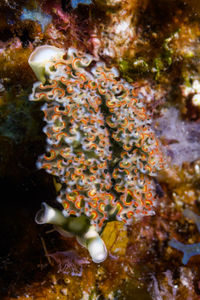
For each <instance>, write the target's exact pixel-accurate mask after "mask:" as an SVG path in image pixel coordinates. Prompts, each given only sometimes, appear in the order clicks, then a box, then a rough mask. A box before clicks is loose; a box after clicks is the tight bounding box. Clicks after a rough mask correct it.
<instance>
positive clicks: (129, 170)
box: [29, 45, 165, 262]
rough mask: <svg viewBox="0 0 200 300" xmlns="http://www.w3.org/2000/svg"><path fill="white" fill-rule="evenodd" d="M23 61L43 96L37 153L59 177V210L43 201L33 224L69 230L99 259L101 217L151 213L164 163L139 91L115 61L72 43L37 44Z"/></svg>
mask: <svg viewBox="0 0 200 300" xmlns="http://www.w3.org/2000/svg"><path fill="white" fill-rule="evenodd" d="M29 64H30V66H31V67H32V69H33V71H34V72H35V74H36V76H37V78H38V79H39V82H36V83H34V85H33V90H32V94H31V95H30V97H29V99H30V100H31V101H43V102H44V104H43V106H42V108H41V109H42V110H43V112H44V120H45V121H46V126H45V127H44V129H43V130H44V132H45V134H46V136H47V138H46V141H47V148H46V154H44V155H42V156H40V157H39V158H38V162H37V167H38V168H39V169H40V168H44V169H46V171H47V172H48V173H50V174H52V175H54V176H55V177H56V178H57V179H58V180H59V182H60V183H61V184H62V188H61V189H60V192H59V196H58V197H57V201H58V202H59V203H61V204H62V206H63V211H62V213H61V212H59V211H58V210H54V209H52V208H50V207H49V206H48V205H47V204H45V203H43V205H42V209H41V210H40V211H39V212H38V214H37V215H36V222H37V223H39V224H43V223H47V222H48V223H52V224H54V225H55V226H56V229H57V230H58V231H59V232H60V233H61V234H64V235H66V236H76V237H77V240H78V242H79V243H81V244H82V245H83V246H86V247H87V248H88V250H89V252H90V254H91V256H92V259H93V260H94V261H95V262H100V261H103V260H104V259H105V258H106V249H105V245H104V243H103V241H102V240H101V238H100V237H99V234H98V233H100V232H101V231H102V227H103V226H104V225H105V224H106V222H109V221H113V220H118V221H122V222H124V223H125V224H130V223H131V222H132V220H133V218H141V217H143V216H145V215H152V214H154V211H153V205H155V196H156V189H155V184H154V181H153V179H152V177H155V176H156V172H157V170H161V169H163V168H164V167H165V161H164V159H163V156H162V153H161V150H160V142H159V140H158V139H157V138H156V137H155V134H154V132H153V131H152V129H151V127H150V124H151V119H150V117H149V115H148V113H147V111H146V108H145V103H144V101H143V96H142V94H140V93H139V92H138V90H137V89H136V88H135V87H134V86H133V85H132V84H129V83H127V82H126V81H125V80H124V79H120V74H119V72H118V70H117V69H116V68H114V67H113V68H110V69H109V68H107V67H106V65H105V63H104V62H101V61H97V60H96V59H94V58H93V57H92V56H91V55H89V54H86V53H83V52H80V51H78V50H76V49H74V48H69V49H68V51H67V52H66V53H65V51H64V50H62V49H58V48H56V47H53V46H47V45H46V46H41V47H38V48H36V50H35V51H34V52H33V53H32V54H31V56H30V58H29Z"/></svg>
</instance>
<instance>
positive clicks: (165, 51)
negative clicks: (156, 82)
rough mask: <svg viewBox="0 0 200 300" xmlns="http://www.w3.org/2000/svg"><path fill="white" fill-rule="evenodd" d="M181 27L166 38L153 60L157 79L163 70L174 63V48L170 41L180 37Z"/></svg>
mask: <svg viewBox="0 0 200 300" xmlns="http://www.w3.org/2000/svg"><path fill="white" fill-rule="evenodd" d="M180 31H181V29H178V30H176V31H174V32H173V33H172V34H171V35H170V36H169V37H168V38H166V39H165V40H164V42H163V44H162V47H161V51H160V53H159V54H158V55H157V56H156V58H155V59H154V61H153V68H152V69H153V70H154V72H155V73H156V77H155V79H158V78H159V76H160V74H161V72H163V71H165V70H166V69H167V68H168V67H169V66H170V65H171V64H172V62H173V61H172V55H173V53H174V51H173V49H172V48H171V47H170V43H171V41H172V40H173V39H177V38H178V37H179V32H180Z"/></svg>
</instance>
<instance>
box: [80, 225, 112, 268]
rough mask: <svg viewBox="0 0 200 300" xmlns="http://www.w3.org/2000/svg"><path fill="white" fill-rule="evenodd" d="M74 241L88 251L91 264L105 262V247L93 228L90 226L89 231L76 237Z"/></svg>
mask: <svg viewBox="0 0 200 300" xmlns="http://www.w3.org/2000/svg"><path fill="white" fill-rule="evenodd" d="M76 239H77V242H78V243H79V244H80V245H82V246H84V247H86V248H87V249H88V251H89V252H90V255H91V257H92V260H93V262H95V263H101V262H103V261H104V260H106V258H107V249H106V246H105V244H104V242H103V240H102V239H101V238H100V236H99V234H98V233H97V232H96V230H95V227H94V226H90V228H89V230H88V231H87V232H86V233H85V234H84V235H83V236H81V237H80V236H77V237H76Z"/></svg>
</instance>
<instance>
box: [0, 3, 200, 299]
mask: <svg viewBox="0 0 200 300" xmlns="http://www.w3.org/2000/svg"><path fill="white" fill-rule="evenodd" d="M75 2H76V1H71V2H70V1H50V0H47V1H43V2H42V4H41V3H40V1H32V0H27V1H26V0H23V1H0V18H1V19H0V20H1V21H0V124H1V125H0V187H1V210H0V228H1V230H0V241H1V248H0V298H1V299H3V300H8V299H9V300H12V299H20V300H24V299H36V300H37V299H49V300H51V299H52V300H53V299H58V297H59V299H66V298H67V297H68V298H69V299H77V300H78V299H99V300H103V299H139V300H140V299H141V300H142V299H145V300H148V299H177V298H181V297H182V299H200V264H199V262H200V256H198V255H197V256H194V257H192V258H191V259H190V261H189V262H188V264H187V265H186V266H185V265H183V264H182V262H181V260H182V256H183V254H182V252H180V251H178V250H176V249H173V248H171V247H170V246H169V245H168V242H169V240H171V238H172V237H174V238H176V239H177V240H179V241H180V242H182V243H185V244H194V243H198V242H200V235H199V232H198V229H197V227H196V225H195V224H194V223H193V222H192V221H190V220H189V219H186V218H185V217H184V216H183V214H182V213H183V210H184V209H185V208H190V209H191V210H192V211H194V212H195V213H196V214H197V215H200V150H199V148H200V147H199V145H200V138H199V136H200V135H199V132H200V107H199V106H195V105H194V103H193V97H194V96H195V95H199V94H200V88H199V87H198V83H199V82H200V75H199V71H200V70H199V69H200V48H199V40H200V4H199V1H198V0H192V1H189V0H187V1H177V0H157V1H153V0H143V1H139V0H134V1H133V0H129V1H121V0H120V1H119V0H96V1H95V0H93V3H92V4H90V5H88V4H87V3H86V2H85V1H81V2H83V3H84V2H85V3H86V4H85V5H84V4H79V5H78V7H77V8H76V9H73V8H72V4H73V5H75V4H76V3H75ZM77 2H78V1H77ZM44 44H50V45H54V46H57V47H65V48H68V47H70V46H74V47H76V48H79V49H82V50H86V51H87V52H88V53H90V54H92V55H94V56H95V57H96V58H99V59H100V60H104V61H105V62H106V63H107V65H108V66H112V65H114V66H116V67H118V68H119V70H120V72H121V74H122V76H123V77H124V78H125V79H126V80H127V81H130V82H134V83H135V84H136V85H137V86H138V88H140V89H141V92H142V93H143V94H144V98H145V99H146V103H147V107H148V109H149V111H150V112H151V114H152V118H153V119H154V124H153V126H154V128H155V130H156V133H157V135H158V136H159V137H160V139H161V141H162V143H163V151H164V152H165V154H166V155H167V156H168V157H169V159H168V160H169V167H168V168H167V169H166V170H164V171H163V172H162V173H161V174H159V176H158V182H157V191H158V204H157V207H156V208H155V212H156V214H155V216H152V217H145V218H143V219H142V220H140V221H136V222H134V223H133V224H132V225H130V226H128V227H126V226H124V225H123V224H122V223H118V222H112V223H109V224H108V225H107V226H106V228H105V230H104V232H103V239H104V241H105V243H106V245H107V248H108V251H109V257H108V259H107V260H106V261H105V262H103V263H101V264H99V265H98V264H95V263H93V262H92V261H91V259H90V257H89V255H88V252H87V250H86V249H84V248H82V247H81V246H80V245H79V244H78V243H77V242H76V240H75V239H67V238H64V237H62V236H60V235H59V234H58V233H57V232H55V231H53V232H52V231H51V230H52V226H51V225H45V226H39V225H37V224H36V223H35V221H34V217H35V214H36V212H37V211H38V210H39V208H40V205H41V203H42V202H43V201H45V202H47V203H48V204H50V205H52V206H54V207H55V206H57V207H58V204H57V202H56V200H55V198H56V191H55V189H54V185H53V178H52V176H51V175H48V174H47V173H46V172H45V171H44V170H40V171H38V170H37V169H36V165H35V162H36V160H37V157H38V155H40V154H42V153H43V152H44V148H45V134H44V133H43V132H42V128H43V127H44V122H43V121H42V119H43V113H42V112H41V111H40V106H41V104H40V103H31V102H30V101H29V100H28V95H29V94H30V93H31V89H32V84H33V83H34V82H35V81H36V78H35V75H34V73H33V72H32V71H31V69H30V67H29V65H28V58H29V55H30V53H31V52H32V51H33V50H34V49H35V47H37V46H39V45H44ZM195 84H196V85H195ZM168 112H171V113H168ZM164 118H165V119H164ZM163 124H165V125H163ZM166 124H170V125H171V126H170V127H167V125H166ZM177 132H180V134H179V135H178V134H177ZM188 147H190V149H191V151H193V152H192V157H191V151H190V153H189V152H187V151H186V150H187V149H188ZM184 149H185V150H184ZM183 152H184V153H183ZM70 250H76V252H77V253H78V254H79V255H80V256H82V257H84V258H86V259H87V261H88V262H89V263H88V264H84V265H83V266H81V267H82V276H72V272H69V274H63V273H62V272H59V273H58V265H57V264H56V262H55V261H54V260H53V259H52V258H51V257H46V256H45V254H47V253H48V254H53V253H55V252H56V251H70ZM68 264H69V262H68ZM69 268H70V266H69ZM73 268H74V266H73V265H72V266H71V270H73ZM133 295H134V296H133ZM133 297H134V298H133Z"/></svg>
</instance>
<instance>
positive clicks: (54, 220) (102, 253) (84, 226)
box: [35, 202, 107, 263]
mask: <svg viewBox="0 0 200 300" xmlns="http://www.w3.org/2000/svg"><path fill="white" fill-rule="evenodd" d="M41 206H42V208H41V210H39V211H38V213H37V214H36V216H35V222H36V223H37V224H46V223H48V224H53V225H54V228H55V229H56V230H57V231H58V232H59V233H60V234H61V235H63V236H65V237H69V238H70V237H73V236H76V239H77V242H78V243H79V244H80V245H82V246H84V247H86V248H87V249H88V251H89V253H90V255H91V257H92V260H93V261H94V262H95V263H100V262H103V261H104V260H105V259H106V258H107V249H106V246H105V244H104V242H103V240H102V239H101V238H100V236H99V234H98V233H97V232H96V230H95V227H94V226H92V225H90V224H89V220H88V219H87V217H86V216H83V215H82V216H80V217H67V218H66V217H64V216H63V214H62V212H61V211H59V210H58V209H55V208H52V207H51V206H49V205H48V204H46V203H45V202H43V203H42V205H41Z"/></svg>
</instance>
